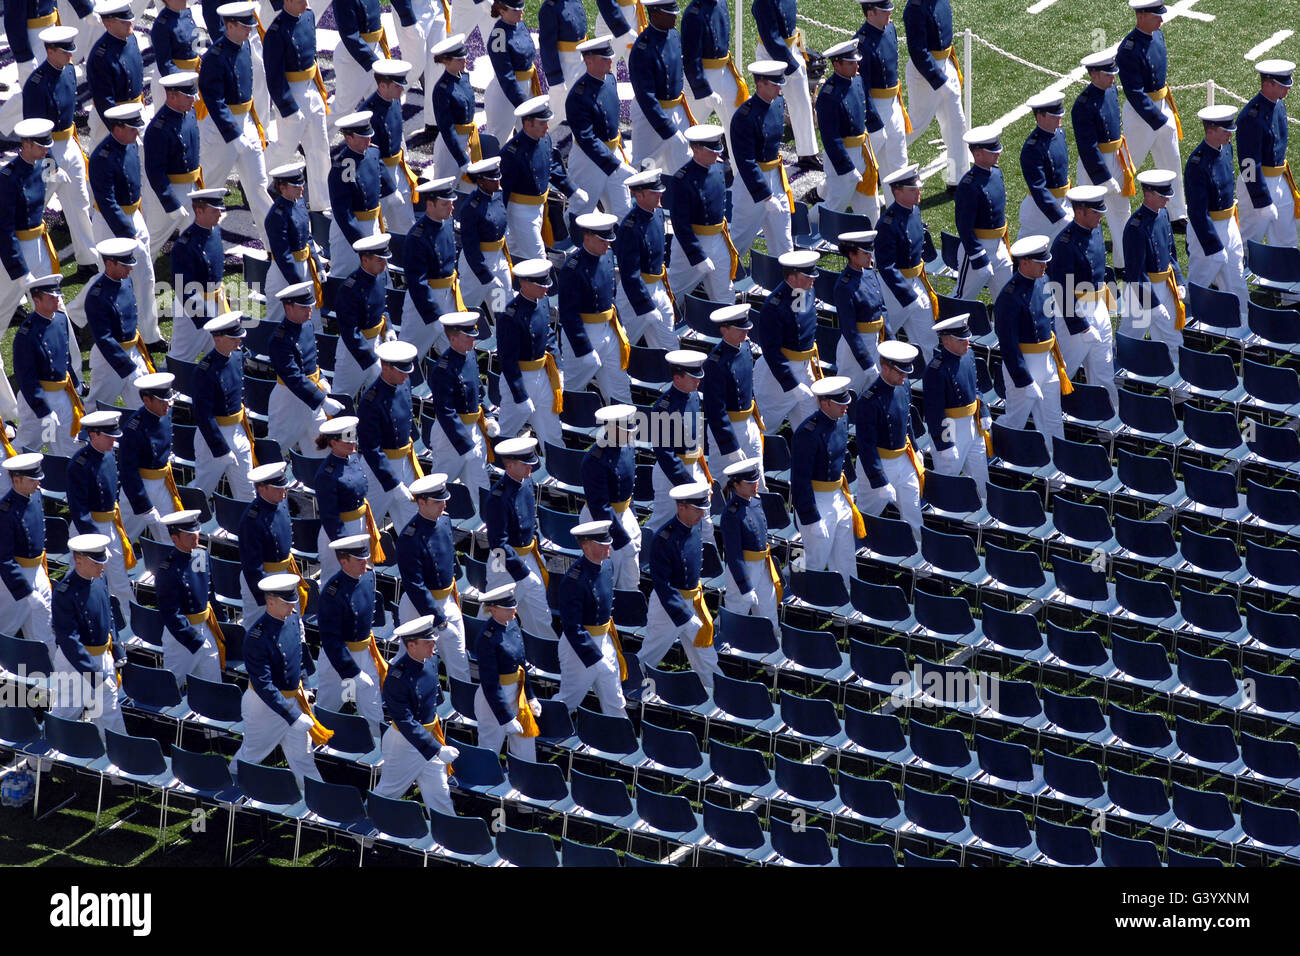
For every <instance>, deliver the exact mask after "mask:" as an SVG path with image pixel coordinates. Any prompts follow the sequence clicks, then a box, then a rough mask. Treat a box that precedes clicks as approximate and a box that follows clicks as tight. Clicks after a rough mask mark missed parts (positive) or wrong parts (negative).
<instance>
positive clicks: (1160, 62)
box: [1111, 0, 1187, 236]
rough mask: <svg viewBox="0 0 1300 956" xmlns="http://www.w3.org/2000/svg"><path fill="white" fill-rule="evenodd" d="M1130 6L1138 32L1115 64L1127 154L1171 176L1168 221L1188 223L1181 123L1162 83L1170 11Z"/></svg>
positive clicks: (1155, 5) (1154, 5) (1135, 0)
mask: <svg viewBox="0 0 1300 956" xmlns="http://www.w3.org/2000/svg"><path fill="white" fill-rule="evenodd" d="M1128 5H1129V7H1130V8H1132V10H1133V11H1134V14H1135V15H1136V17H1137V26H1136V27H1134V29H1133V30H1131V31H1130V32H1129V34H1128V36H1126V37H1125V38H1124V39H1123V41H1122V42H1121V43H1120V45H1119V50H1118V52H1117V53H1116V54H1115V64H1116V65H1117V66H1118V67H1119V82H1120V85H1121V86H1123V87H1124V114H1123V116H1124V129H1125V131H1126V136H1127V140H1128V144H1129V153H1130V155H1131V156H1132V158H1133V166H1134V168H1137V167H1139V166H1141V165H1142V164H1143V163H1145V162H1146V159H1147V156H1148V155H1149V156H1150V157H1151V158H1152V160H1153V161H1154V162H1155V164H1156V166H1157V167H1158V168H1160V169H1168V170H1171V171H1173V173H1174V187H1173V196H1172V197H1171V199H1170V203H1171V205H1172V209H1173V211H1172V212H1171V213H1170V215H1171V216H1172V217H1173V218H1174V219H1186V218H1187V210H1186V208H1185V207H1184V205H1183V184H1182V182H1181V181H1180V179H1179V177H1180V176H1181V170H1182V164H1181V163H1180V161H1179V160H1180V157H1179V155H1178V141H1179V140H1181V139H1182V138H1183V123H1182V120H1181V119H1180V118H1179V116H1178V107H1177V105H1176V104H1175V103H1174V94H1173V92H1172V91H1171V90H1170V89H1169V84H1168V81H1167V79H1166V74H1167V73H1168V69H1169V54H1168V52H1167V51H1166V50H1165V34H1164V31H1162V30H1161V29H1160V24H1161V22H1162V18H1163V17H1164V15H1165V14H1166V13H1167V12H1168V8H1167V7H1166V6H1165V5H1164V3H1163V0H1128ZM1111 235H1112V236H1113V235H1114V232H1113V231H1112V233H1111Z"/></svg>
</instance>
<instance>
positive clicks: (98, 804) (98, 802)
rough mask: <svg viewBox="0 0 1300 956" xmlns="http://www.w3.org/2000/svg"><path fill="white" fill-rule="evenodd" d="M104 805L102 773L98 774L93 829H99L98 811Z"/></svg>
mask: <svg viewBox="0 0 1300 956" xmlns="http://www.w3.org/2000/svg"><path fill="white" fill-rule="evenodd" d="M103 806H104V775H103V774H102V773H101V774H100V775H99V799H98V800H96V801H95V829H96V830H98V829H99V813H100V810H102V809H103Z"/></svg>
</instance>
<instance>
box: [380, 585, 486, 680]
mask: <svg viewBox="0 0 1300 956" xmlns="http://www.w3.org/2000/svg"><path fill="white" fill-rule="evenodd" d="M434 603H435V604H436V605H437V606H438V610H440V611H441V612H442V613H443V615H444V616H445V617H446V618H447V626H446V627H445V628H443V629H442V630H440V631H438V632H437V638H438V659H439V660H440V661H442V666H443V667H445V668H446V669H447V675H448V676H449V677H454V678H456V679H457V680H461V681H464V682H465V683H467V684H468V683H470V682H471V679H470V676H469V652H468V651H467V649H466V647H465V619H464V617H463V616H462V614H461V609H460V605H459V604H457V603H456V599H455V598H454V597H452V596H450V595H448V596H447V597H445V598H443V599H442V600H441V601H438V600H437V599H436V598H435V599H434ZM397 614H398V616H399V617H400V618H401V620H402V623H403V624H407V623H409V622H411V621H414V620H415V619H416V618H417V617H419V616H420V615H419V614H418V613H417V612H416V610H415V605H414V604H412V603H411V599H410V598H409V597H407V596H406V595H405V594H403V595H402V600H401V602H400V603H399V604H398V605H397Z"/></svg>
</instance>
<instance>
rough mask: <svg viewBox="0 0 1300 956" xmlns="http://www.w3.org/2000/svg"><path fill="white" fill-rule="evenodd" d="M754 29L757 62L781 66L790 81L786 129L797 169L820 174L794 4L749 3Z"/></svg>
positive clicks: (779, 0)
mask: <svg viewBox="0 0 1300 956" xmlns="http://www.w3.org/2000/svg"><path fill="white" fill-rule="evenodd" d="M749 10H750V13H751V14H752V15H753V17H754V22H755V25H756V26H757V27H758V50H757V55H758V57H759V59H763V60H776V61H777V62H779V63H783V64H785V75H786V76H787V77H788V78H789V80H790V95H789V96H787V97H786V108H787V109H789V111H790V128H791V129H792V130H793V131H794V147H795V151H796V152H797V153H798V154H799V162H798V163H797V164H796V165H798V167H799V168H800V169H807V170H820V169H821V168H822V160H821V157H820V156H818V155H817V138H816V135H815V134H814V132H813V105H812V96H811V95H810V94H809V92H808V63H807V57H806V55H805V54H804V44H803V31H802V30H799V29H797V26H798V20H797V17H798V5H797V3H796V2H795V0H753V3H751V4H750V7H749Z"/></svg>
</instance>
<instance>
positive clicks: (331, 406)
mask: <svg viewBox="0 0 1300 956" xmlns="http://www.w3.org/2000/svg"><path fill="white" fill-rule="evenodd" d="M321 408H323V409H325V414H326V415H329V416H330V417H331V418H332V417H334V416H335V415H337V414H338V413H339V412H341V411H343V403H342V402H340V401H339V400H338V399H335V398H329V397H326V399H325V402H324V404H322V405H321Z"/></svg>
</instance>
